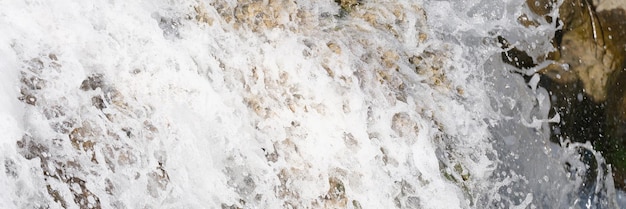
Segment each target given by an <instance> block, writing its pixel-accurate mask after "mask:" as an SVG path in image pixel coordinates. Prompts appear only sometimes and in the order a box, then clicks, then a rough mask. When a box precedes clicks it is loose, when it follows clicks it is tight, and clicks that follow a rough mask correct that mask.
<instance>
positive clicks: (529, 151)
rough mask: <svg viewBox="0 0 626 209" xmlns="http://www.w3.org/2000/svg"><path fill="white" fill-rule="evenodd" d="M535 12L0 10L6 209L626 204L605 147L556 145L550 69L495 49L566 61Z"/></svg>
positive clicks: (43, 6)
mask: <svg viewBox="0 0 626 209" xmlns="http://www.w3.org/2000/svg"><path fill="white" fill-rule="evenodd" d="M523 14H527V15H531V13H530V12H528V9H527V8H526V6H525V2H524V1H522V0H505V1H492V0H472V1H462V2H456V1H435V0H425V1H411V2H409V1H350V0H345V1H335V2H333V1H299V0H296V1H289V0H266V1H257V0H239V1H235V0H230V1H182V0H180V1H179V0H159V1H106V2H105V1H66V0H59V1H54V2H47V1H0V31H2V33H1V34H2V35H0V40H1V41H0V53H1V55H2V56H0V57H1V58H0V73H1V75H2V76H1V78H0V79H2V84H0V92H2V97H1V98H2V99H1V100H0V111H2V114H1V115H2V117H1V118H2V120H1V122H0V131H1V133H3V134H2V141H0V149H1V150H2V151H1V152H0V153H1V154H0V164H2V165H3V167H0V168H2V171H3V172H0V184H1V185H2V188H4V189H2V190H0V208H220V207H221V208H562V207H568V206H574V207H581V208H583V207H605V208H611V207H617V206H616V203H615V191H614V190H613V186H612V179H610V175H609V174H607V172H608V171H610V169H606V168H605V167H603V165H604V162H603V159H602V157H601V156H600V155H599V154H597V152H595V151H594V150H593V147H591V145H589V144H579V143H570V142H566V141H564V142H562V143H561V144H554V143H551V142H550V141H549V138H550V132H549V128H548V123H549V122H554V121H558V116H554V115H550V102H549V101H550V100H549V99H548V98H549V95H548V94H547V92H546V90H545V89H543V88H541V87H538V86H537V83H538V80H537V79H538V78H539V77H537V76H535V77H533V76H532V73H533V72H534V71H533V70H536V69H529V70H528V71H521V70H518V69H515V68H513V67H512V66H509V65H506V64H504V62H503V61H502V58H501V52H502V48H501V45H500V44H499V43H498V36H501V37H505V38H507V39H508V40H509V41H510V42H511V43H516V44H517V46H520V47H528V49H532V50H530V52H531V53H537V54H541V53H546V52H548V51H550V50H553V49H552V45H551V44H550V40H551V38H552V36H553V34H554V31H555V30H556V28H557V25H556V23H549V22H547V21H545V20H539V25H538V26H537V27H532V28H529V27H524V26H523V25H521V24H520V23H519V21H518V18H519V17H520V16H522V15H523ZM554 15H556V13H555V14H554ZM527 17H528V16H527ZM529 18H537V17H532V16H529ZM537 19H538V18H537ZM522 75H527V77H529V78H530V79H529V81H526V80H524V77H523V76H522ZM581 150H586V151H587V152H586V153H587V154H588V155H590V156H593V157H590V156H588V158H589V159H592V160H593V161H594V162H596V165H597V166H596V167H590V166H588V165H589V163H587V164H585V162H583V161H581V156H580V154H579V153H581ZM588 173H594V174H595V175H592V176H595V178H590V177H589V176H590V175H588Z"/></svg>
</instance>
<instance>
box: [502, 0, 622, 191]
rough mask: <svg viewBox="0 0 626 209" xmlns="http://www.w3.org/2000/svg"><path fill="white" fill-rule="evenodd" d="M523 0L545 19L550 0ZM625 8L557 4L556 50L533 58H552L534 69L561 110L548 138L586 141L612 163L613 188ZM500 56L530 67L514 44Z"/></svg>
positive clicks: (578, 1)
mask: <svg viewBox="0 0 626 209" xmlns="http://www.w3.org/2000/svg"><path fill="white" fill-rule="evenodd" d="M527 4H528V7H529V8H530V9H531V11H533V12H534V13H536V14H537V15H540V16H544V17H545V18H546V20H548V21H551V18H550V17H549V16H547V14H548V13H550V11H551V10H552V9H553V8H554V4H555V1H553V0H527ZM596 6H597V7H596ZM625 9H626V1H621V0H596V1H593V2H592V0H565V1H564V2H563V4H562V5H561V6H560V7H559V20H560V21H561V22H559V24H562V26H563V27H562V30H560V31H559V32H557V34H556V35H555V39H554V42H553V43H554V44H555V47H556V48H557V51H556V52H554V53H551V54H548V55H545V57H543V58H538V59H536V60H541V59H548V60H552V61H554V63H553V64H550V65H549V66H548V67H546V68H544V69H542V70H540V71H539V72H540V73H541V74H542V77H543V79H542V81H541V83H540V85H541V86H543V87H544V88H546V89H548V91H550V94H551V95H552V105H553V107H554V109H555V110H556V111H557V112H558V113H559V114H560V115H561V122H560V123H559V124H554V125H552V130H553V133H554V134H553V140H555V141H558V139H559V138H560V137H562V138H565V139H570V140H572V141H579V142H585V141H591V142H592V143H593V144H594V147H595V148H596V149H597V150H599V151H601V152H602V153H603V155H604V157H605V158H606V160H607V162H608V164H611V165H612V169H613V175H614V179H615V184H616V187H618V188H621V189H624V190H626V183H624V181H625V180H626V72H624V71H625V70H624V69H625V68H626V62H625V58H626V53H625V52H626V12H625ZM501 42H503V41H501ZM504 42H506V41H504ZM505 56H506V57H509V58H508V59H506V58H504V57H505ZM510 57H514V58H516V59H511V58H510ZM503 60H505V62H509V63H510V64H512V65H514V66H516V67H518V68H528V67H533V66H536V64H535V63H533V62H532V60H533V59H532V58H531V57H529V56H528V55H526V53H525V52H523V51H520V50H518V49H512V50H510V51H508V52H504V53H503ZM512 60H518V61H516V62H513V61H512ZM519 60H521V61H519Z"/></svg>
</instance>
